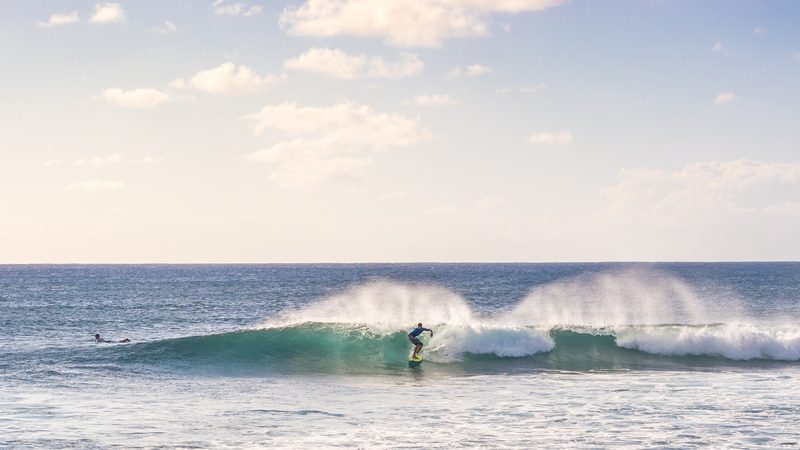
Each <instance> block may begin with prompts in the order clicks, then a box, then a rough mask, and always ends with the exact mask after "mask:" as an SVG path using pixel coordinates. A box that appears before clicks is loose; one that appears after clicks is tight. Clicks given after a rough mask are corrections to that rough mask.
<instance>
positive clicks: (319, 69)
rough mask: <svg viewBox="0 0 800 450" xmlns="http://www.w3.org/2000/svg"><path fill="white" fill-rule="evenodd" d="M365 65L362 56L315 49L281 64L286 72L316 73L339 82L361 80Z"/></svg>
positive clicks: (335, 50)
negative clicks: (339, 80)
mask: <svg viewBox="0 0 800 450" xmlns="http://www.w3.org/2000/svg"><path fill="white" fill-rule="evenodd" d="M365 65H366V57H365V56H364V55H350V54H348V53H346V52H344V51H342V50H339V49H330V48H316V47H312V48H310V49H308V50H306V51H305V52H304V53H303V54H301V55H299V56H296V57H294V58H292V59H289V60H286V61H285V62H284V63H283V67H284V68H285V69H288V70H299V71H302V72H311V73H317V74H321V75H326V76H329V77H332V78H338V79H341V80H356V79H358V78H361V75H362V71H363V70H364V66H365Z"/></svg>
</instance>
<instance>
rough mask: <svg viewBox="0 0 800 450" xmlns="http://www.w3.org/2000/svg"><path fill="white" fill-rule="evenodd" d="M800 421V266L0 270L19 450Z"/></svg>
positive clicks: (605, 438)
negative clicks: (415, 347)
mask: <svg viewBox="0 0 800 450" xmlns="http://www.w3.org/2000/svg"><path fill="white" fill-rule="evenodd" d="M418 322H422V323H423V324H424V326H425V327H428V328H431V329H433V332H434V333H433V336H432V337H431V336H429V334H428V333H425V335H424V337H423V341H424V342H425V347H424V350H423V354H424V356H425V361H424V362H423V363H422V364H421V365H419V366H418V367H409V364H408V357H409V353H410V352H411V344H410V343H409V341H408V339H407V337H406V333H408V331H409V330H410V329H411V328H413V327H414V326H415V325H416V324H417V323H418ZM95 333H99V334H100V335H102V337H103V338H104V339H108V340H113V341H120V340H123V339H126V338H127V339H130V341H131V342H130V343H119V342H114V343H101V344H96V343H95V342H94V339H93V336H94V334H95ZM798 423H800V263H790V262H787V263H594V264H583V263H564V264H330V265H328V264H302V265H5V266H0V448H48V449H53V448H156V447H159V448H160V447H180V448H209V447H212V448H253V447H278V448H334V447H343V448H460V447H466V448H474V447H488V448H495V447H501V448H587V447H589V448H598V447H603V448H608V447H614V448H621V447H622V448H626V447H627V448H689V447H715V448H718V447H739V448H751V447H766V448H780V447H789V448H797V447H800V427H798V425H797V424H798Z"/></svg>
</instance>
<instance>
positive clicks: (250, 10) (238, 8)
mask: <svg viewBox="0 0 800 450" xmlns="http://www.w3.org/2000/svg"><path fill="white" fill-rule="evenodd" d="M211 7H212V8H214V14H216V15H218V16H240V15H241V16H244V17H252V16H255V15H256V14H260V13H261V11H262V10H263V9H264V7H263V6H261V5H252V6H250V7H247V6H246V5H245V4H244V3H226V2H225V0H215V1H214V3H212V4H211Z"/></svg>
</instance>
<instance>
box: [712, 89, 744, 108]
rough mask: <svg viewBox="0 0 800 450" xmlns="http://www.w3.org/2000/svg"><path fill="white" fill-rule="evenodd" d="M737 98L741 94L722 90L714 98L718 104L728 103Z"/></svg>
mask: <svg viewBox="0 0 800 450" xmlns="http://www.w3.org/2000/svg"><path fill="white" fill-rule="evenodd" d="M736 100H739V96H737V95H736V94H734V93H733V92H720V93H719V94H717V97H716V98H715V99H714V103H715V104H717V105H724V104H727V103H732V102H735V101H736Z"/></svg>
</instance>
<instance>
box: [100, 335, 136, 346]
mask: <svg viewBox="0 0 800 450" xmlns="http://www.w3.org/2000/svg"><path fill="white" fill-rule="evenodd" d="M130 341H131V340H130V339H128V338H125V339H123V340H121V341H119V343H121V344H122V343H126V342H130ZM94 343H95V344H113V343H114V341H109V340H107V339H103V338H101V337H100V334H99V333H98V334H95V335H94Z"/></svg>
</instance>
